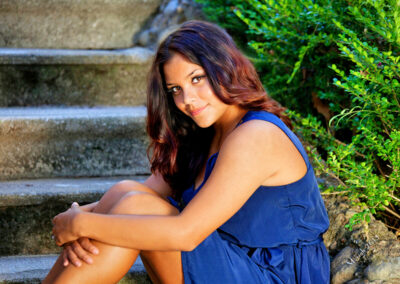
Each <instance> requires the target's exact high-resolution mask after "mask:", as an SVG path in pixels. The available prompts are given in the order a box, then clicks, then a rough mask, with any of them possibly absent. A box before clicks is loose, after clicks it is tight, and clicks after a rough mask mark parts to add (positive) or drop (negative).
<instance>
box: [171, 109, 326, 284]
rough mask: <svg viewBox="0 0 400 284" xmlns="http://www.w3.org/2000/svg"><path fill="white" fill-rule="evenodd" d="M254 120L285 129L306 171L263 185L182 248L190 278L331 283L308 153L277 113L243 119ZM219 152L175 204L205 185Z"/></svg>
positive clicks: (320, 204)
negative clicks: (285, 181)
mask: <svg viewBox="0 0 400 284" xmlns="http://www.w3.org/2000/svg"><path fill="white" fill-rule="evenodd" d="M253 119H257V120H265V121H268V122H270V123H273V124H275V125H276V126H278V127H279V128H280V129H281V130H282V131H283V132H285V134H286V135H287V136H288V137H289V138H290V140H291V141H292V142H293V144H294V145H295V146H296V148H297V149H298V151H299V152H300V153H301V155H302V157H303V158H304V160H305V162H306V164H307V173H306V174H305V175H304V177H302V178H301V179H300V180H298V181H296V182H293V183H290V184H287V185H281V186H260V187H259V188H258V189H257V190H256V191H255V192H254V193H253V195H252V196H251V197H250V198H249V200H248V201H247V202H246V203H245V204H244V205H243V206H242V207H241V208H240V209H239V211H238V212H236V214H235V215H233V216H232V217H231V218H230V219H229V220H228V221H227V222H226V223H224V224H223V225H222V226H221V227H219V228H218V229H217V230H216V231H214V232H213V233H212V234H211V235H210V236H208V237H207V238H206V239H205V240H204V241H203V242H202V243H201V244H200V245H198V246H197V247H196V248H195V249H194V250H193V251H190V252H182V268H183V275H184V280H185V283H224V284H228V283H229V284H230V283H249V284H250V283H285V284H290V283H307V284H313V283H316V284H323V283H329V274H330V272H329V268H330V259H329V255H328V252H327V250H326V247H325V245H324V243H323V240H322V234H323V233H324V232H325V231H326V230H327V229H328V227H329V219H328V216H327V213H326V209H325V206H324V203H323V200H322V198H321V195H320V192H319V188H318V185H317V182H316V179H315V175H314V170H313V168H312V167H311V164H310V162H309V160H308V157H307V154H306V152H305V150H304V148H303V146H302V145H301V143H300V141H299V139H298V138H297V137H296V136H295V135H294V134H293V132H292V131H290V129H289V128H288V127H287V126H286V125H285V124H284V123H283V122H282V121H281V120H280V119H279V118H278V117H277V116H275V115H273V114H271V113H268V112H265V111H249V112H248V113H247V114H246V115H245V116H244V117H243V119H242V120H241V122H240V123H239V124H241V123H245V122H246V121H249V120H253ZM217 157H218V153H215V154H214V155H212V156H211V157H210V158H209V159H208V161H207V164H206V171H205V177H204V181H203V183H202V184H201V185H200V186H199V188H198V189H196V190H195V189H194V185H193V186H192V187H190V188H188V189H187V190H185V191H184V193H183V195H182V200H181V202H180V203H178V202H176V201H175V200H173V199H172V198H171V199H170V201H171V203H172V204H173V205H174V206H175V207H177V208H178V209H179V210H183V208H184V207H185V206H186V205H187V204H188V203H189V202H190V200H191V199H192V198H193V197H194V196H195V195H196V193H197V192H198V191H199V190H201V187H202V186H203V185H204V183H205V182H206V180H207V178H208V177H209V176H210V174H211V171H212V169H213V167H214V164H215V162H216V160H217ZM244 166H245V165H244Z"/></svg>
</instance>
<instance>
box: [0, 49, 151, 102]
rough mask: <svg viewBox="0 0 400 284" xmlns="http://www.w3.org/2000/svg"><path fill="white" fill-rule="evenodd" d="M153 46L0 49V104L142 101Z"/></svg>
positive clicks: (144, 94)
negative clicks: (104, 49)
mask: <svg viewBox="0 0 400 284" xmlns="http://www.w3.org/2000/svg"><path fill="white" fill-rule="evenodd" d="M152 57H153V52H152V51H150V50H149V49H146V48H131V49H125V50H115V51H100V50H92V51H84V50H37V49H32V50H30V49H20V50H19V49H0V106H38V105H87V106H96V105H127V106H134V105H143V104H144V103H145V102H146V85H147V83H146V82H147V73H148V70H149V68H150V65H151V60H152Z"/></svg>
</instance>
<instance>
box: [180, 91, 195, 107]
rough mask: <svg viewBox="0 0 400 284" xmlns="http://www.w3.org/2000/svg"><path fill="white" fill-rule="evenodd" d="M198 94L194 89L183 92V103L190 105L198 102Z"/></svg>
mask: <svg viewBox="0 0 400 284" xmlns="http://www.w3.org/2000/svg"><path fill="white" fill-rule="evenodd" d="M196 98H197V93H196V91H195V90H194V89H193V88H187V89H186V90H184V92H183V103H184V104H185V105H190V104H192V103H193V102H195V101H196Z"/></svg>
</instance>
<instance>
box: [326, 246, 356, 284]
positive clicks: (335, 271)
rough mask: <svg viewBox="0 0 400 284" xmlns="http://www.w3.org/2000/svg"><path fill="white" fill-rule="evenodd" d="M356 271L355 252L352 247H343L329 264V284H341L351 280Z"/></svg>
mask: <svg viewBox="0 0 400 284" xmlns="http://www.w3.org/2000/svg"><path fill="white" fill-rule="evenodd" d="M356 270H357V260H356V250H355V249H353V248H352V247H345V248H344V249H343V250H341V251H340V252H339V253H338V254H337V255H336V257H335V258H334V259H333V261H332V263H331V275H332V279H331V283H332V284H341V283H345V282H346V281H349V280H351V279H353V276H354V273H355V272H356Z"/></svg>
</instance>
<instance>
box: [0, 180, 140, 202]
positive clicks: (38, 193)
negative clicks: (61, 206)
mask: <svg viewBox="0 0 400 284" xmlns="http://www.w3.org/2000/svg"><path fill="white" fill-rule="evenodd" d="M146 178H147V176H126V177H125V176H118V177H107V178H104V177H97V178H74V179H72V178H69V179H66V178H64V179H60V178H59V179H35V180H16V181H3V182H0V207H11V206H27V205H38V204H42V203H44V202H48V201H49V199H54V198H56V199H57V200H58V201H62V202H65V203H67V204H71V203H72V202H74V201H77V202H81V201H85V200H86V201H87V200H89V201H90V200H98V199H99V198H100V197H101V196H102V195H103V194H104V193H105V192H106V190H107V189H109V188H110V187H112V186H113V185H114V184H116V183H117V182H119V181H121V180H124V179H129V180H136V181H139V182H143V181H144V180H145V179H146Z"/></svg>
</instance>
